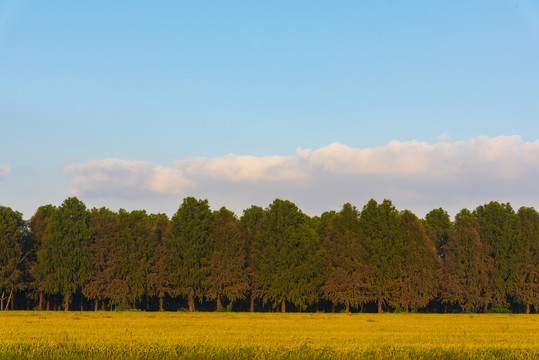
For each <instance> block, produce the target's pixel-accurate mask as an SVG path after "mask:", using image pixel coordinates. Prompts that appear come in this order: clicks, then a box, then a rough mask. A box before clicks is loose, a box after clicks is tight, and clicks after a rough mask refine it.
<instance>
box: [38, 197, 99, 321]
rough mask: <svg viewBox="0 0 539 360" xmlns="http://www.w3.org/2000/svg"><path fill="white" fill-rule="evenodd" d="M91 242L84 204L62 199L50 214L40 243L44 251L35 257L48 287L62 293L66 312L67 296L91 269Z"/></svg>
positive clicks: (69, 299) (82, 283)
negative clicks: (59, 204)
mask: <svg viewBox="0 0 539 360" xmlns="http://www.w3.org/2000/svg"><path fill="white" fill-rule="evenodd" d="M91 241H92V230H91V228H90V226H89V212H88V210H87V209H86V206H85V205H84V203H83V202H82V201H80V200H79V199H77V198H75V197H71V198H68V199H66V200H65V201H64V202H63V203H62V205H61V206H60V207H58V208H57V209H56V210H55V211H54V212H53V213H52V215H51V218H50V220H49V225H48V234H47V236H46V237H45V238H44V239H43V244H42V248H43V249H44V250H45V251H44V252H42V253H40V255H41V256H39V257H38V261H46V262H47V265H46V266H47V269H46V271H45V273H46V277H47V279H46V281H47V282H50V284H49V286H48V287H49V290H57V291H58V293H59V294H61V295H62V296H63V300H64V304H63V305H64V310H66V311H67V310H68V309H69V303H70V301H71V296H72V295H73V294H74V293H75V292H76V291H78V290H80V289H81V288H82V287H83V285H84V283H85V281H86V278H87V276H88V274H89V273H90V271H91V262H90V261H91V250H90V245H91ZM44 256H47V257H50V259H44ZM49 260H50V261H49Z"/></svg>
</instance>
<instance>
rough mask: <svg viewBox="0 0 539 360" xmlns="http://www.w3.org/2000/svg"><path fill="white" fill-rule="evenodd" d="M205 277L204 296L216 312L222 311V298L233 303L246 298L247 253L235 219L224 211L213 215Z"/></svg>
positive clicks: (247, 282) (247, 280) (231, 214)
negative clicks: (214, 302)
mask: <svg viewBox="0 0 539 360" xmlns="http://www.w3.org/2000/svg"><path fill="white" fill-rule="evenodd" d="M207 274H208V275H207V277H206V286H205V287H206V296H207V298H208V299H209V300H216V302H217V309H221V308H222V307H223V306H222V302H221V300H222V298H223V297H225V298H226V299H228V300H230V301H232V302H234V301H236V300H237V299H244V298H245V294H246V293H247V291H248V290H249V277H248V273H247V251H246V247H245V242H244V238H243V237H242V233H241V230H240V227H239V225H238V221H237V219H236V216H235V215H234V213H233V212H231V211H229V210H227V209H226V208H225V207H222V208H221V209H220V210H219V211H216V212H214V213H213V222H212V226H211V250H210V254H209V256H208V261H207Z"/></svg>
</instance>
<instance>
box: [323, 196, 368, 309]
mask: <svg viewBox="0 0 539 360" xmlns="http://www.w3.org/2000/svg"><path fill="white" fill-rule="evenodd" d="M323 233H324V234H325V235H324V237H323V241H322V249H323V255H324V260H325V267H324V271H323V275H322V278H323V284H322V286H321V291H322V294H323V296H324V297H325V298H326V299H328V300H330V301H331V302H332V303H333V304H344V306H345V308H346V312H349V311H350V307H351V306H354V307H357V306H360V305H363V304H365V303H366V302H368V300H369V299H370V298H369V291H370V290H371V287H372V280H373V279H372V271H371V269H370V268H369V266H368V265H367V263H366V257H367V254H366V252H365V249H364V247H363V246H362V244H361V243H360V241H359V211H358V210H357V209H356V208H355V207H354V206H352V205H350V204H349V203H348V204H344V206H343V208H342V210H341V211H340V212H339V213H338V214H336V215H333V216H331V218H330V220H329V224H328V225H327V230H325V231H323Z"/></svg>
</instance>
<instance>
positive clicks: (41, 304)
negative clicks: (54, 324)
mask: <svg viewBox="0 0 539 360" xmlns="http://www.w3.org/2000/svg"><path fill="white" fill-rule="evenodd" d="M39 310H43V292H42V291H40V292H39Z"/></svg>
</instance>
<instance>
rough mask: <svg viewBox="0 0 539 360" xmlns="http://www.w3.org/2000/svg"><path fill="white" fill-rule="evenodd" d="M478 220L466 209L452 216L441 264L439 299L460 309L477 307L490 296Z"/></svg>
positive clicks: (487, 263)
mask: <svg viewBox="0 0 539 360" xmlns="http://www.w3.org/2000/svg"><path fill="white" fill-rule="evenodd" d="M479 227H480V226H479V222H478V221H477V217H476V216H474V214H472V213H471V212H470V211H469V210H468V209H463V210H461V211H460V212H459V213H458V214H457V215H456V217H455V225H454V227H453V228H452V229H451V230H450V232H449V236H448V240H447V244H446V246H445V251H444V252H445V256H444V260H443V263H442V274H441V283H440V287H441V290H440V291H441V298H442V301H444V302H446V303H450V304H453V305H457V306H460V307H461V308H462V310H464V311H472V310H478V309H479V308H480V307H484V304H485V303H487V302H488V301H489V299H490V296H489V295H488V276H489V272H490V269H491V267H492V259H491V258H490V256H489V255H488V251H487V248H486V247H485V246H484V245H483V243H482V242H481V236H480V230H479Z"/></svg>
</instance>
